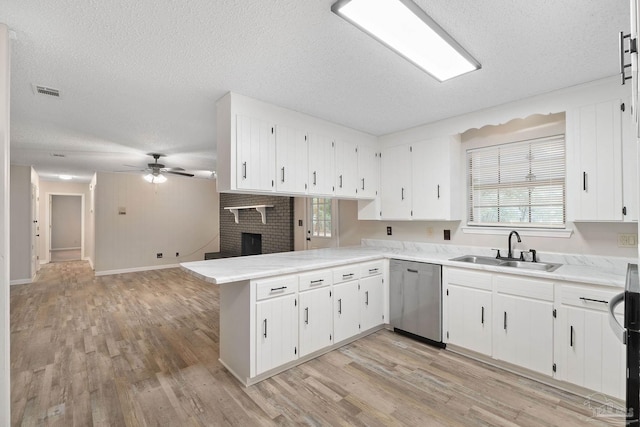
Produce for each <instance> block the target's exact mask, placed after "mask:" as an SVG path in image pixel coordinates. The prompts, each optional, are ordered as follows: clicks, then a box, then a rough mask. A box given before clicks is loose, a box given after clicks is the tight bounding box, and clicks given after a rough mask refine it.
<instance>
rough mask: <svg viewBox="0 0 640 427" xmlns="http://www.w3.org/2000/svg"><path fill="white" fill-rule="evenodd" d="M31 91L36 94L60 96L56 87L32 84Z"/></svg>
mask: <svg viewBox="0 0 640 427" xmlns="http://www.w3.org/2000/svg"><path fill="white" fill-rule="evenodd" d="M33 91H34V92H35V93H36V94H37V95H46V96H53V97H56V98H60V91H59V90H58V89H54V88H51V87H47V86H40V85H33Z"/></svg>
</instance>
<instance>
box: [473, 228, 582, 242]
mask: <svg viewBox="0 0 640 427" xmlns="http://www.w3.org/2000/svg"><path fill="white" fill-rule="evenodd" d="M508 227H509V226H508V225H504V226H499V227H498V226H496V227H483V226H478V225H474V226H465V227H461V229H462V232H463V233H464V234H484V235H493V236H507V235H509V233H511V231H512V230H516V231H517V232H518V234H520V235H521V236H530V237H558V238H563V239H568V238H570V237H571V235H572V234H573V229H571V228H508Z"/></svg>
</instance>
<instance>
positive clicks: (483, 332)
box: [445, 285, 493, 356]
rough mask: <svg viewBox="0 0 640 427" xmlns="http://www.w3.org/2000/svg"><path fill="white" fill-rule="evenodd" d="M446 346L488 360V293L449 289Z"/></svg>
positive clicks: (474, 290) (459, 288)
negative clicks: (479, 355)
mask: <svg viewBox="0 0 640 427" xmlns="http://www.w3.org/2000/svg"><path fill="white" fill-rule="evenodd" d="M447 292H448V293H447V295H446V296H445V298H446V302H447V311H448V315H447V319H448V324H449V326H448V336H449V337H448V342H449V343H450V344H453V345H457V346H459V347H463V348H466V349H468V350H472V351H475V352H477V353H482V354H486V355H487V356H491V335H492V333H493V330H492V328H491V319H492V314H491V292H490V291H484V290H481V289H470V288H466V287H463V286H456V285H448V287H447Z"/></svg>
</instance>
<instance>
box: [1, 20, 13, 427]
mask: <svg viewBox="0 0 640 427" xmlns="http://www.w3.org/2000/svg"><path fill="white" fill-rule="evenodd" d="M10 59H11V44H10V40H9V28H8V27H7V26H6V25H5V24H2V23H0V181H2V183H0V426H8V425H11V387H10V381H9V378H10V376H9V354H10V353H9V336H10V330H9V281H10V278H9V277H10V273H9V271H10V267H9V259H10V249H9V248H10V244H9V242H10V240H9V233H10V224H9V205H10V204H9V122H10V120H9V105H10V102H9V91H10V75H11V66H10V62H11V61H10Z"/></svg>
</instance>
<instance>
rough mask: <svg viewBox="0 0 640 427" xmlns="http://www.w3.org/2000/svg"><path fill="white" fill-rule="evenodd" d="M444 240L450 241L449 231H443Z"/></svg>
mask: <svg viewBox="0 0 640 427" xmlns="http://www.w3.org/2000/svg"><path fill="white" fill-rule="evenodd" d="M444 240H451V230H444Z"/></svg>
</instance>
